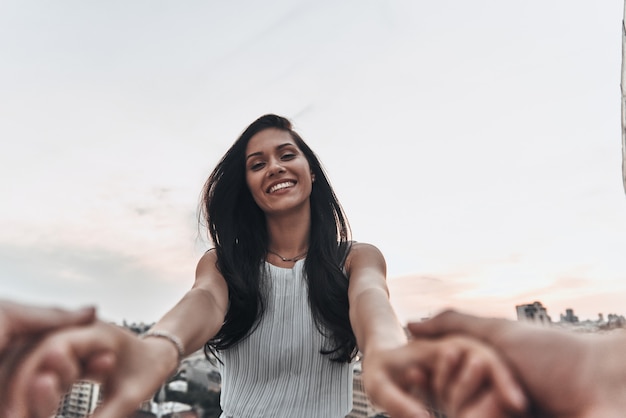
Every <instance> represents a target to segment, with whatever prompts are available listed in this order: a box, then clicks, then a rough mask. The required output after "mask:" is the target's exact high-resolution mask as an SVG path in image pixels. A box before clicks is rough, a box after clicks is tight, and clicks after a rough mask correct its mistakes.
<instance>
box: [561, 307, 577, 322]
mask: <svg viewBox="0 0 626 418" xmlns="http://www.w3.org/2000/svg"><path fill="white" fill-rule="evenodd" d="M561 322H569V323H570V324H575V323H577V322H578V317H577V316H576V315H574V310H573V309H566V310H565V315H563V314H561Z"/></svg>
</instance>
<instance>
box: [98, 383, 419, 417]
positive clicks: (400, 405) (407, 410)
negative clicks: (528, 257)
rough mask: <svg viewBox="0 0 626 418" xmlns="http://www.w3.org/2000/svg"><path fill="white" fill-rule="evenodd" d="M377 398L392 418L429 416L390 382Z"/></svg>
mask: <svg viewBox="0 0 626 418" xmlns="http://www.w3.org/2000/svg"><path fill="white" fill-rule="evenodd" d="M413 395H414V393H413ZM377 399H378V400H379V402H380V403H381V404H383V405H384V409H385V411H386V412H387V413H388V414H389V415H390V416H392V417H394V418H430V412H429V410H428V408H427V407H426V404H425V403H424V402H423V401H422V400H421V399H419V398H416V397H415V396H411V394H410V393H409V392H405V391H403V390H401V389H400V388H398V387H397V386H396V385H394V384H392V383H390V384H387V385H385V386H384V388H381V389H380V390H379V391H378V393H377ZM99 418H100V417H99ZM107 418H108V417H107Z"/></svg>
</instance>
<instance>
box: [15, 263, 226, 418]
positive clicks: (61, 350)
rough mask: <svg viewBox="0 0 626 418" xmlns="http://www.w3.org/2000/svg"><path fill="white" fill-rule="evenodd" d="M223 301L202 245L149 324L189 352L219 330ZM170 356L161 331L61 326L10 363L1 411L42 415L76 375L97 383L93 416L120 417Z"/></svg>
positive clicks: (167, 368) (169, 366)
mask: <svg viewBox="0 0 626 418" xmlns="http://www.w3.org/2000/svg"><path fill="white" fill-rule="evenodd" d="M227 306H228V293H227V287H226V283H225V281H224V279H223V277H222V276H221V274H219V272H218V270H217V268H216V266H215V254H214V253H213V252H208V253H207V254H205V255H204V256H203V257H202V259H201V260H200V262H199V263H198V268H197V271H196V281H195V283H194V285H193V287H192V289H191V290H189V292H187V294H186V295H185V296H184V297H183V298H182V299H181V300H180V302H178V303H177V304H176V305H175V306H174V307H173V308H172V309H171V310H170V311H169V312H168V313H166V314H165V315H164V316H163V318H162V319H161V320H159V321H158V322H157V324H156V325H155V326H154V327H153V328H152V329H153V330H154V331H159V332H160V333H167V334H171V335H172V336H174V337H173V338H174V339H178V340H180V342H181V345H182V347H183V350H184V354H190V353H192V352H193V351H195V350H197V349H199V348H201V347H202V345H203V344H204V343H205V342H206V341H207V340H209V339H210V338H211V337H212V336H213V335H215V333H216V332H217V331H218V330H219V328H220V327H221V324H222V322H223V320H224V316H225V313H226V307H227ZM178 362H179V349H178V347H177V346H176V345H175V344H174V343H173V342H172V341H171V340H170V339H168V338H161V337H148V338H141V337H138V336H136V335H135V334H133V333H131V332H129V331H128V330H125V329H123V328H121V327H119V326H117V325H113V324H108V323H105V322H103V321H98V322H96V323H94V324H92V325H88V326H81V327H73V328H67V329H64V330H62V331H58V332H56V333H53V334H51V335H49V336H48V337H47V338H45V339H44V340H42V341H41V342H40V343H39V344H37V345H36V346H35V347H34V348H33V349H32V351H31V352H30V353H29V354H28V355H27V356H26V357H25V358H24V359H23V360H22V361H21V362H20V364H19V366H18V367H16V368H15V369H14V372H13V373H12V377H11V382H12V385H11V388H10V389H9V390H10V392H9V393H8V395H7V396H6V398H7V399H8V400H10V403H9V406H8V408H7V409H8V412H7V417H8V418H13V417H15V418H23V417H47V416H49V414H50V412H51V411H50V408H51V407H52V408H54V406H55V405H56V404H57V403H58V401H59V398H60V396H61V395H62V394H63V393H64V392H65V391H67V390H68V389H69V387H70V385H71V384H72V383H73V382H74V381H76V380H78V379H84V378H92V379H95V380H97V381H99V382H101V383H102V390H103V393H104V402H103V404H102V405H101V407H100V408H99V409H98V411H97V412H96V415H95V416H96V417H100V418H119V417H120V416H126V415H128V414H129V413H131V412H132V411H133V410H135V409H136V408H137V407H138V405H139V404H140V403H141V402H142V401H144V400H145V399H148V398H150V397H151V396H152V395H153V394H154V392H155V391H156V390H157V389H158V387H159V386H160V385H161V384H162V383H163V382H164V381H165V380H166V379H167V378H168V377H169V376H170V375H171V374H172V373H174V372H175V370H176V368H177V366H178ZM42 400H45V401H42Z"/></svg>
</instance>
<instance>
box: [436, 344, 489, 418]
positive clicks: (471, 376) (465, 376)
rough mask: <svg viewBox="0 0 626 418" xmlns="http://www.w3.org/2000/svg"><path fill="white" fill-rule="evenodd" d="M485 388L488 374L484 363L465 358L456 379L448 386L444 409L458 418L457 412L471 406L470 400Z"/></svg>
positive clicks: (470, 357) (473, 358)
mask: <svg viewBox="0 0 626 418" xmlns="http://www.w3.org/2000/svg"><path fill="white" fill-rule="evenodd" d="M486 388H488V372H487V366H486V364H485V362H484V361H483V359H482V358H479V357H476V356H469V357H468V356H465V357H464V359H463V364H462V366H461V369H460V372H459V375H458V378H457V379H456V381H455V382H452V384H451V385H450V391H449V396H448V399H447V403H446V406H447V408H446V409H447V410H449V411H450V412H451V415H452V416H458V415H459V412H460V411H462V410H463V409H464V407H466V405H468V404H471V402H472V400H473V399H474V398H477V396H478V394H479V393H481V392H483V391H485V389H486Z"/></svg>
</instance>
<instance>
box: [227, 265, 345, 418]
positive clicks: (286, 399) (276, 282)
mask: <svg viewBox="0 0 626 418" xmlns="http://www.w3.org/2000/svg"><path fill="white" fill-rule="evenodd" d="M262 268H263V270H264V271H262V274H265V275H266V280H267V283H268V287H269V292H268V293H269V295H268V298H267V305H266V310H265V314H264V315H263V317H262V319H261V321H260V323H259V326H258V327H257V328H256V330H255V331H254V332H253V333H252V334H251V335H250V336H248V337H247V338H245V339H244V340H242V341H240V342H239V343H238V344H236V345H235V346H234V347H232V348H230V349H227V350H223V351H221V352H220V353H219V355H220V358H221V360H222V361H223V363H224V364H223V365H222V366H221V374H222V394H221V400H220V403H221V407H222V411H223V413H222V415H221V416H222V418H231V417H232V418H262V417H267V418H269V417H271V418H283V417H284V418H293V417H300V418H320V417H323V418H340V417H345V416H346V415H347V414H348V413H349V412H350V411H351V410H352V366H353V364H352V363H350V364H348V363H336V362H332V361H330V359H329V358H328V356H326V355H322V354H320V349H321V348H322V347H323V346H324V341H325V338H324V337H323V336H322V334H321V333H320V332H319V331H318V330H317V327H316V326H315V323H314V321H313V316H312V314H311V309H310V307H309V302H308V290H307V284H306V280H305V278H304V260H299V261H297V262H296V263H295V265H294V266H293V268H290V269H289V268H281V267H276V266H274V265H272V264H270V263H267V262H266V263H265V264H264V267H262Z"/></svg>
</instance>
